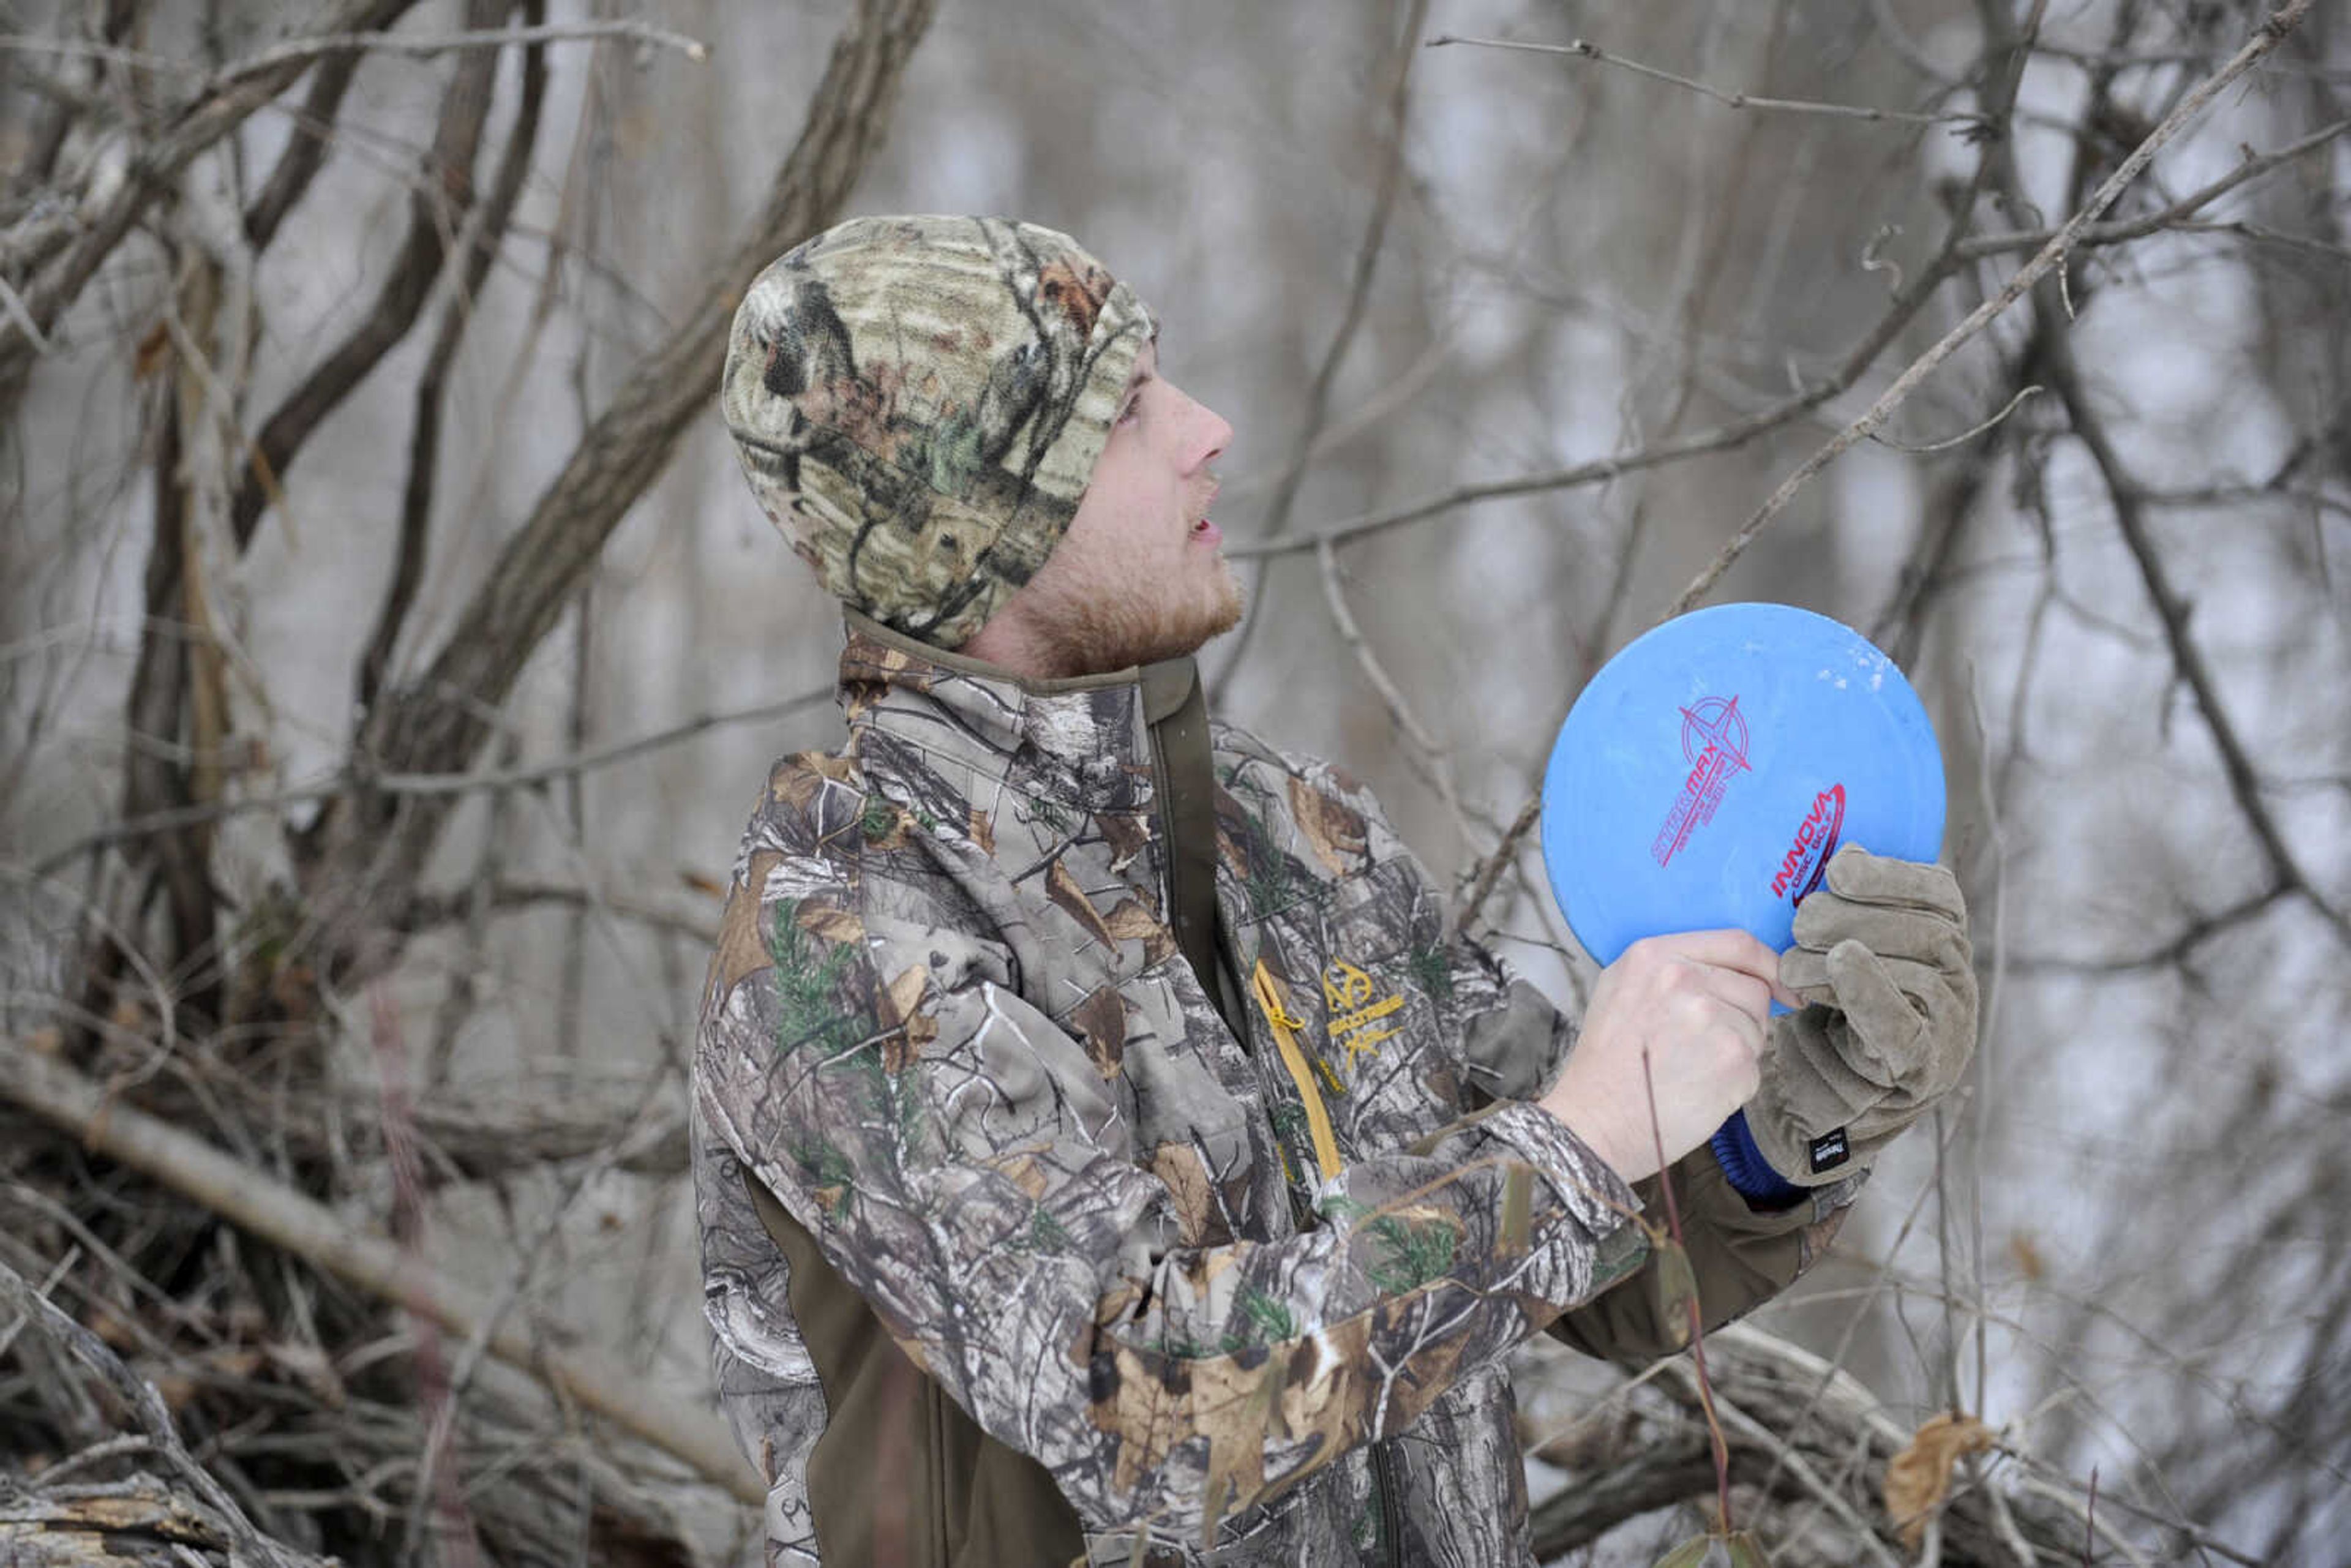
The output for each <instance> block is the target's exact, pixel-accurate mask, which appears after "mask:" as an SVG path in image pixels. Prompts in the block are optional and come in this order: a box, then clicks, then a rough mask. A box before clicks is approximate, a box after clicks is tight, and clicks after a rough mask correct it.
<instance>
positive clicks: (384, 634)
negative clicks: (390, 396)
mask: <svg viewBox="0 0 2351 1568" xmlns="http://www.w3.org/2000/svg"><path fill="white" fill-rule="evenodd" d="M546 14H547V3H546V0H527V4H526V5H525V7H524V16H526V17H527V18H528V19H529V20H530V21H531V22H533V23H536V22H537V21H538V19H539V18H540V17H542V16H546ZM546 99H547V51H546V48H545V47H544V46H543V45H541V44H538V43H532V44H530V45H528V46H527V47H525V48H524V50H523V55H522V101H521V104H520V106H519V107H518V108H517V110H516V111H515V123H514V129H513V130H512V131H509V132H508V133H507V145H506V151H505V152H502V153H501V154H500V155H499V158H498V170H497V173H496V176H495V177H494V178H493V179H492V182H491V185H490V199H489V200H488V201H487V202H486V203H485V204H483V206H482V208H481V209H480V211H479V212H477V213H475V214H474V222H473V224H472V225H471V227H470V230H469V234H468V237H467V239H466V241H465V262H464V267H463V268H462V270H461V271H460V272H459V274H458V280H457V286H456V288H455V292H454V293H453V294H452V296H451V298H450V299H449V303H448V306H447V308H445V309H444V311H443V312H442V315H441V329H440V330H439V331H438V332H436V333H434V338H433V349H432V351H431V352H430V353H429V354H427V355H426V356H425V361H424V369H423V371H422V373H420V374H419V375H418V376H417V378H416V395H415V399H414V410H415V412H414V413H413V416H412V418H413V423H412V424H411V432H412V434H410V437H409V449H408V483H407V485H406V486H405V487H404V488H403V489H402V492H401V497H400V543H399V545H398V547H397V549H395V551H394V554H393V562H392V579H391V580H390V582H388V583H387V584H386V585H385V588H384V596H383V603H382V605H381V607H380V608H379V609H378V610H377V612H376V619H375V630H374V631H372V632H370V633H369V634H368V643H367V648H366V651H365V652H364V653H361V654H360V667H359V681H358V697H359V706H360V711H361V712H365V711H366V710H367V709H368V708H369V707H371V706H373V705H374V703H375V697H376V692H377V691H378V690H379V689H380V688H381V685H383V675H384V671H385V670H386V669H387V668H388V667H389V666H390V665H391V663H392V649H393V647H394V645H395V644H396V643H398V642H399V639H400V630H401V627H402V623H404V622H406V621H407V619H408V612H409V610H410V608H411V607H412V606H413V604H414V603H415V602H416V591H417V589H418V588H419V586H420V585H422V583H423V580H424V555H425V550H426V548H427V546H428V545H429V543H430V540H431V535H432V526H433V493H434V479H435V478H436V477H437V476H438V472H439V468H440V460H441V405H442V402H443V399H444V390H445V387H446V384H447V382H448V377H449V367H450V366H451V365H452V364H453V363H454V362H455V361H456V358H457V347H458V344H459V343H460V342H462V341H463V340H464V338H465V329H466V328H467V327H468V326H469V325H471V324H472V322H473V319H474V301H475V298H477V297H478V296H479V295H480V293H481V290H482V284H483V281H484V280H485V279H486V278H487V277H489V275H490V264H491V263H492V262H493V261H495V260H496V259H497V254H498V246H499V245H500V244H501V243H503V242H504V240H505V237H506V229H507V219H508V218H509V217H511V216H512V215H513V214H514V206H515V202H516V201H517V199H518V198H519V197H520V196H521V194H522V186H523V180H524V178H525V177H526V176H528V174H529V172H530V155H531V151H532V149H533V148H535V147H536V146H537V145H538V117H539V110H540V109H541V108H542V107H543V106H544V104H545V102H546Z"/></svg>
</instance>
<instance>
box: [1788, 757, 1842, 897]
mask: <svg viewBox="0 0 2351 1568" xmlns="http://www.w3.org/2000/svg"><path fill="white" fill-rule="evenodd" d="M1843 830H1844V785H1842V784H1832V785H1830V786H1829V787H1828V788H1827V789H1823V790H1822V791H1821V792H1820V793H1819V794H1818V795H1815V796H1813V809H1812V810H1809V811H1807V812H1805V813H1804V820H1803V821H1802V822H1800V823H1798V824H1797V826H1796V838H1795V841H1794V842H1792V843H1791V844H1790V845H1789V846H1788V852H1787V854H1786V856H1785V857H1783V858H1782V860H1781V862H1780V874H1779V875H1777V876H1775V877H1773V878H1772V879H1771V896H1772V897H1774V898H1787V897H1790V896H1793V897H1794V899H1795V901H1796V902H1797V903H1799V904H1802V902H1803V901H1804V895H1805V894H1808V893H1810V892H1812V891H1813V889H1814V888H1816V887H1818V886H1820V884H1821V878H1822V877H1823V876H1824V875H1826V874H1827V873H1828V869H1829V856H1831V855H1833V854H1834V853H1836V846H1837V834H1838V833H1839V832H1841V831H1843ZM1791 890H1792V892H1791Z"/></svg>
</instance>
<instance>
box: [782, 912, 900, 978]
mask: <svg viewBox="0 0 2351 1568" xmlns="http://www.w3.org/2000/svg"><path fill="white" fill-rule="evenodd" d="M792 923H793V924H794V925H798V926H799V928H800V929H801V930H803V931H805V932H807V933H808V934H809V935H810V936H821V937H823V938H824V939H825V940H826V941H828V942H862V941H864V940H865V922H864V921H862V920H860V919H859V918H858V917H857V915H856V914H855V913H854V912H852V911H851V910H846V909H834V908H832V907H831V905H829V904H819V903H817V902H816V901H815V900H814V899H810V901H809V902H807V903H806V904H801V905H800V907H799V914H798V915H794V916H793V917H792ZM899 978H900V979H904V976H903V975H902V976H900V977H899Z"/></svg>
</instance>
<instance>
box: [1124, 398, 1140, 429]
mask: <svg viewBox="0 0 2351 1568" xmlns="http://www.w3.org/2000/svg"><path fill="white" fill-rule="evenodd" d="M1142 412H1143V400H1142V399H1141V398H1139V397H1131V398H1129V399H1127V400H1126V402H1125V403H1124V405H1123V406H1122V407H1121V408H1120V409H1119V411H1118V423H1121V424H1124V423H1126V422H1127V421H1128V420H1130V419H1133V418H1134V416H1135V415H1136V414H1138V413H1142Z"/></svg>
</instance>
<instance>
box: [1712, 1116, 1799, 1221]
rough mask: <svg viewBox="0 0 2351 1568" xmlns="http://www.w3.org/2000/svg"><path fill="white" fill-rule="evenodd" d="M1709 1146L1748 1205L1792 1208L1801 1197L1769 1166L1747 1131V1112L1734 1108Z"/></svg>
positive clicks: (1797, 1190) (1753, 1138)
mask: <svg viewBox="0 0 2351 1568" xmlns="http://www.w3.org/2000/svg"><path fill="white" fill-rule="evenodd" d="M1708 1146H1709V1147H1711V1148H1712V1149H1713V1150H1714V1163H1715V1164H1717V1165H1719V1166H1721V1167H1722V1176H1723V1179H1724V1180H1726V1181H1728V1182H1729V1183H1730V1186H1731V1189H1732V1190H1733V1191H1735V1192H1737V1193H1738V1194H1739V1196H1740V1197H1743V1198H1745V1199H1746V1200H1747V1203H1748V1207H1751V1208H1792V1207H1795V1206H1796V1205H1797V1204H1798V1203H1800V1202H1802V1200H1803V1198H1804V1196H1805V1194H1804V1189H1803V1188H1802V1187H1800V1186H1797V1185H1796V1184H1795V1183H1793V1182H1792V1181H1790V1180H1788V1179H1787V1178H1786V1177H1785V1176H1782V1175H1781V1174H1780V1173H1779V1172H1778V1171H1776V1170H1773V1169H1772V1168H1771V1161H1769V1160H1767V1159H1765V1158H1764V1157H1763V1151H1762V1150H1761V1149H1760V1148H1757V1147H1756V1146H1755V1134H1753V1133H1751V1132H1750V1131H1749V1130H1748V1127H1747V1113H1746V1112H1744V1111H1733V1112H1732V1113H1730V1120H1729V1121H1728V1122H1725V1123H1724V1124H1722V1125H1721V1126H1720V1127H1719V1128H1718V1129H1717V1130H1716V1132H1715V1134H1714V1136H1713V1138H1712V1139H1711V1140H1709V1145H1708Z"/></svg>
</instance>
